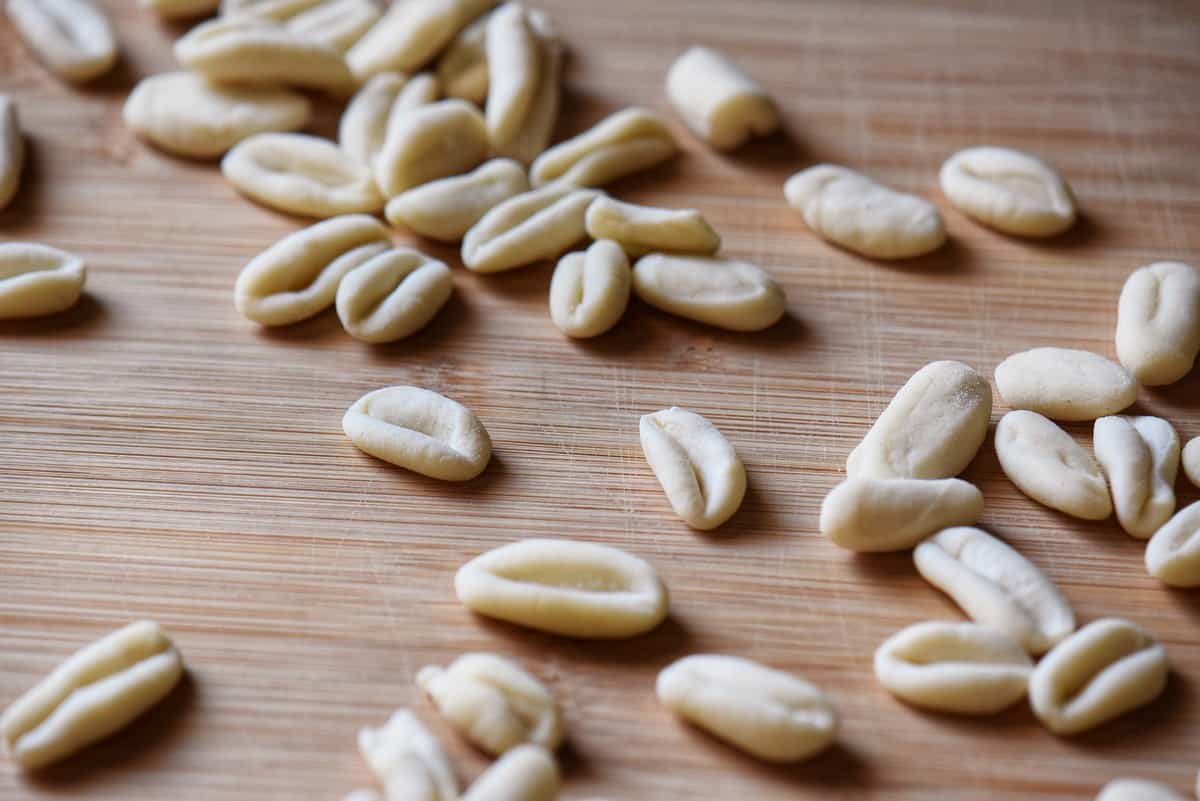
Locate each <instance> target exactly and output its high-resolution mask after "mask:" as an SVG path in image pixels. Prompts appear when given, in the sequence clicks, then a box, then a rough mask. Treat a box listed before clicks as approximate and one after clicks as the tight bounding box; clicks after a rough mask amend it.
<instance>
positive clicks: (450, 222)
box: [384, 159, 529, 242]
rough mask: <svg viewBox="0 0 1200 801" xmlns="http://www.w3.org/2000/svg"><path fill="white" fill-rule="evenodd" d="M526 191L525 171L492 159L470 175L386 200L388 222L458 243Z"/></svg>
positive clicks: (512, 164)
mask: <svg viewBox="0 0 1200 801" xmlns="http://www.w3.org/2000/svg"><path fill="white" fill-rule="evenodd" d="M527 191H529V179H528V178H527V177H526V176H525V170H524V169H523V168H522V167H521V165H520V164H518V163H517V162H515V161H513V160H512V159H492V160H491V161H488V162H485V163H484V164H482V165H480V166H479V167H478V168H477V169H475V170H473V171H472V172H469V173H465V174H463V175H454V176H451V177H449V178H439V179H438V180H436V181H430V182H429V183H426V184H422V185H421V186H416V187H413V188H412V189H407V190H405V191H403V192H401V193H400V194H398V195H396V196H395V197H394V198H392V199H391V200H389V201H388V204H387V208H386V209H384V215H385V216H386V217H387V219H388V222H390V223H391V224H392V225H395V226H397V227H399V228H407V229H408V230H410V231H412V232H413V233H416V234H420V235H421V236H425V237H429V238H430V239H437V240H439V241H441V242H461V241H462V238H463V237H464V236H466V233H467V231H469V230H471V227H472V226H473V225H475V223H477V222H479V220H480V219H482V218H483V215H485V214H487V213H488V212H489V211H491V210H492V209H493V208H495V207H496V206H498V205H500V204H501V203H503V202H504V201H506V200H508V199H509V198H511V197H515V196H516V195H519V194H521V193H523V192H527Z"/></svg>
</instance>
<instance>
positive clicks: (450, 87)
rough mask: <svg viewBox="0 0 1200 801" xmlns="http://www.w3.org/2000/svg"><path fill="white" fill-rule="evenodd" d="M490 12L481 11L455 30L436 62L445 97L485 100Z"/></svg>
mask: <svg viewBox="0 0 1200 801" xmlns="http://www.w3.org/2000/svg"><path fill="white" fill-rule="evenodd" d="M489 19H491V13H484V14H481V15H480V16H479V17H477V18H476V19H475V21H474V22H472V23H471V24H470V25H468V26H467V27H465V28H463V29H462V30H461V31H459V32H458V35H457V36H455V37H454V41H452V42H451V43H450V44H449V46H448V47H447V48H446V49H445V50H443V51H442V54H441V55H440V56H439V57H438V62H437V70H436V72H437V77H438V81H440V82H441V84H442V87H443V88H444V89H445V91H446V97H457V98H459V99H460V100H466V101H467V102H468V103H474V104H475V105H477V106H482V105H483V104H484V102H486V100H487V93H488V65H487V54H486V52H485V41H486V40H487V26H488V20H489Z"/></svg>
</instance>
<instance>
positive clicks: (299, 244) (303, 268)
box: [233, 214, 390, 325]
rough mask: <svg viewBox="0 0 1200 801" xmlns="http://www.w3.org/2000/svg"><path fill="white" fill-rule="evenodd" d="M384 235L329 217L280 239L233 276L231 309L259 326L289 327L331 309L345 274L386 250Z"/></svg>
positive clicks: (370, 221) (363, 219) (373, 227)
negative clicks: (234, 281) (234, 280)
mask: <svg viewBox="0 0 1200 801" xmlns="http://www.w3.org/2000/svg"><path fill="white" fill-rule="evenodd" d="M389 245H390V242H389V240H388V234H387V229H386V228H384V227H383V225H381V224H380V222H379V221H378V220H376V219H375V218H374V217H368V216H366V215H364V214H350V215H346V216H343V217H334V218H333V219H330V220H324V221H323V222H319V223H317V224H316V225H312V226H310V227H308V228H304V229H302V230H300V231H296V232H294V233H291V234H289V235H287V236H285V237H284V238H283V239H281V240H279V241H278V242H276V243H275V244H274V245H272V246H271V247H269V248H267V249H266V250H265V251H263V252H262V253H260V254H259V255H258V256H256V257H254V259H253V260H252V261H251V262H250V263H249V264H247V265H246V266H245V267H244V268H243V269H242V271H241V273H240V274H238V278H237V283H236V284H235V285H234V290H233V291H234V304H235V305H236V306H237V310H238V311H239V312H240V313H241V314H242V316H243V317H245V318H247V319H249V320H253V321H254V322H256V323H259V324H260V325H289V324H291V323H296V322H299V321H301V320H305V319H307V318H309V317H312V316H313V315H314V314H319V313H320V312H322V311H324V310H325V309H327V308H329V306H330V305H332V304H333V302H334V298H335V296H336V294H337V288H338V284H339V283H340V282H341V280H342V277H343V276H345V275H346V273H348V272H350V270H352V269H354V268H355V267H357V266H358V265H360V264H362V263H363V262H365V261H366V260H367V259H369V258H371V257H372V256H374V255H376V254H378V253H381V252H382V251H384V250H386V249H387V248H388V246H389Z"/></svg>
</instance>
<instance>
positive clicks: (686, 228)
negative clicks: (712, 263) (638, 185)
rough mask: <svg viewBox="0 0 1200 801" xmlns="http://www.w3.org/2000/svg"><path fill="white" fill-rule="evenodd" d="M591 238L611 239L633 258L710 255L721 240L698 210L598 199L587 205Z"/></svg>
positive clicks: (608, 198) (588, 230)
mask: <svg viewBox="0 0 1200 801" xmlns="http://www.w3.org/2000/svg"><path fill="white" fill-rule="evenodd" d="M585 224H586V226H587V232H588V236H590V237H592V238H593V239H611V240H613V241H614V242H616V243H617V244H618V245H620V246H621V247H623V248H624V249H625V252H626V253H628V254H629V255H630V256H642V255H645V254H646V253H650V252H663V253H696V254H699V255H702V256H710V255H712V254H714V253H716V252H717V250H718V249H720V247H721V237H720V236H718V235H717V232H716V231H714V230H713V228H712V226H711V225H709V224H708V220H706V219H704V215H703V214H701V213H700V212H698V211H696V210H695V209H660V208H655V207H653V206H639V205H636V204H634V203H622V202H621V201H619V200H613V199H612V198H610V197H604V196H601V197H598V198H596V200H595V201H594V202H593V203H592V205H590V206H588V212H587V219H586V220H585Z"/></svg>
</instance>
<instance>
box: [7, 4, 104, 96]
mask: <svg viewBox="0 0 1200 801" xmlns="http://www.w3.org/2000/svg"><path fill="white" fill-rule="evenodd" d="M5 10H6V11H7V12H8V18H9V20H10V21H11V22H12V25H13V28H14V29H16V31H17V33H18V34H20V36H21V39H23V40H24V41H25V44H26V46H27V47H28V48H29V49H30V50H32V51H33V52H34V54H35V55H36V56H37V57H38V58H39V59H40V60H41V61H42V63H43V64H45V65H46V66H47V67H49V68H50V70H51V71H52V72H54V74H56V75H57V76H58V77H60V78H62V79H63V80H65V81H70V82H71V83H86V82H87V81H90V80H92V79H93V78H99V77H100V76H101V75H103V74H104V73H106V72H108V71H109V70H110V69H112V67H113V65H114V64H115V63H117V39H116V36H115V35H114V34H113V30H112V26H111V25H110V24H109V22H108V17H106V16H105V15H104V12H103V11H102V10H100V9H99V8H97V7H96V6H94V5H93V4H92V3H90V2H88V0H8V3H7V6H6V7H5Z"/></svg>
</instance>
